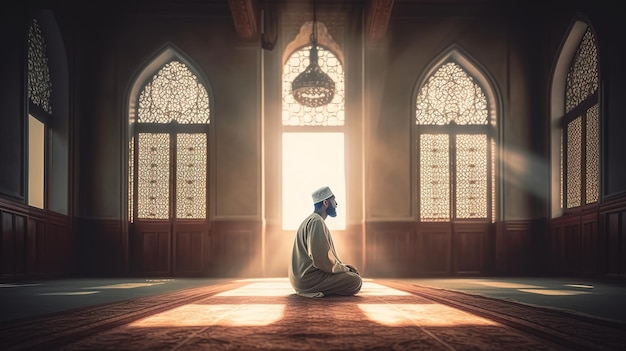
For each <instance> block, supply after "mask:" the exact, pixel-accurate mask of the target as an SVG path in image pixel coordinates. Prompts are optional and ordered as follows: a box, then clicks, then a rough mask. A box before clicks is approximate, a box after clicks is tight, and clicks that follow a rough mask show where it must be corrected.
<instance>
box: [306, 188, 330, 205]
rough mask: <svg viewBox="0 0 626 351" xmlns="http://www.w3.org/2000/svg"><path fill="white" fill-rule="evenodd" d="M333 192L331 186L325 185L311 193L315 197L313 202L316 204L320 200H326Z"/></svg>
mask: <svg viewBox="0 0 626 351" xmlns="http://www.w3.org/2000/svg"><path fill="white" fill-rule="evenodd" d="M333 195H334V194H333V192H332V191H331V190H330V188H329V187H327V186H323V187H321V188H319V189H317V190H315V191H314V192H313V194H311V197H312V198H313V203H314V204H316V203H318V202H320V201H324V200H326V199H328V198H329V197H331V196H333Z"/></svg>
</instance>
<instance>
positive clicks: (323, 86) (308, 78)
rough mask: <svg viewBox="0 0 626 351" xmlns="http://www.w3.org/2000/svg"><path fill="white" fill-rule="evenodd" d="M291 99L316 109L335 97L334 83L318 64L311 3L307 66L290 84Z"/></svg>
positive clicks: (315, 32)
mask: <svg viewBox="0 0 626 351" xmlns="http://www.w3.org/2000/svg"><path fill="white" fill-rule="evenodd" d="M291 93H292V94H293V98H294V99H295V100H296V101H297V102H298V103H299V104H301V105H304V106H308V107H318V106H324V105H327V104H329V103H330V102H331V101H332V100H333V97H334V96H335V82H334V81H333V80H332V78H330V77H329V76H328V74H326V73H324V71H322V68H321V67H320V66H319V64H318V53H317V19H316V16H315V3H313V26H312V31H311V51H310V52H309V66H308V67H307V68H306V69H305V70H304V71H303V72H301V73H300V74H299V75H298V76H297V77H296V78H295V79H294V80H293V82H291Z"/></svg>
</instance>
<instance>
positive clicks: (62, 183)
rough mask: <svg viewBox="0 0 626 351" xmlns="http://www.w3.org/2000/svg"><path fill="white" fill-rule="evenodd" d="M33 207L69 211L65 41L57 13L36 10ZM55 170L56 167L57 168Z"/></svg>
mask: <svg viewBox="0 0 626 351" xmlns="http://www.w3.org/2000/svg"><path fill="white" fill-rule="evenodd" d="M24 51H25V55H26V58H27V59H26V60H25V62H24V72H25V73H26V77H25V78H26V80H25V82H26V84H25V86H24V90H25V94H26V96H27V99H28V103H27V109H26V114H25V117H24V123H25V124H24V126H25V130H26V138H27V140H26V143H27V144H26V145H27V149H26V157H27V159H26V164H27V167H26V168H25V172H26V173H25V174H26V178H27V179H26V181H27V182H28V183H27V186H26V188H25V190H26V192H25V194H26V200H27V203H28V205H29V206H33V207H37V208H43V209H47V210H51V211H54V212H57V213H63V214H67V213H68V211H69V202H68V201H69V198H68V196H67V194H68V191H69V185H70V184H69V169H70V166H69V163H70V160H69V158H70V157H69V154H68V150H69V147H68V145H69V138H70V127H69V126H70V122H69V115H70V113H69V101H70V99H69V68H68V63H67V55H66V50H65V45H64V43H63V38H62V35H61V32H60V31H59V27H58V25H57V22H56V19H55V17H54V14H53V13H52V11H50V10H47V9H40V10H37V11H36V12H35V13H34V14H33V16H32V17H31V18H30V20H29V22H28V27H27V28H25V32H24ZM52 165H54V167H52Z"/></svg>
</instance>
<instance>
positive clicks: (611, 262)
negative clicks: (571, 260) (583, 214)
mask: <svg viewBox="0 0 626 351" xmlns="http://www.w3.org/2000/svg"><path fill="white" fill-rule="evenodd" d="M599 223H600V230H601V234H600V235H599V236H598V237H599V238H598V260H597V263H598V271H599V272H600V273H602V274H604V275H609V276H620V277H625V276H626V195H625V196H623V197H621V198H619V199H614V200H612V201H610V202H607V203H605V204H603V205H602V206H601V207H600V214H599Z"/></svg>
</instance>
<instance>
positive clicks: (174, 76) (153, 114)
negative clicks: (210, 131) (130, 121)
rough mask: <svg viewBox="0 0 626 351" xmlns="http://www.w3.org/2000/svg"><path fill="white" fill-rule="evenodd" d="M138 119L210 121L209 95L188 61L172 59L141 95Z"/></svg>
mask: <svg viewBox="0 0 626 351" xmlns="http://www.w3.org/2000/svg"><path fill="white" fill-rule="evenodd" d="M137 115H138V117H139V118H138V122H141V123H168V122H172V121H176V122H178V123H209V116H210V109H209V96H208V94H207V91H206V89H205V88H204V86H203V85H202V84H201V83H200V82H199V81H198V77H196V76H195V75H194V74H193V73H192V72H191V71H190V70H189V69H188V68H187V66H185V64H183V63H181V62H178V61H171V62H170V63H168V64H166V65H165V66H163V68H161V70H160V71H159V72H158V73H157V74H156V75H154V77H153V78H152V81H151V82H149V83H148V84H146V86H145V87H144V89H143V90H142V91H141V95H140V96H139V109H138V113H137Z"/></svg>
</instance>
